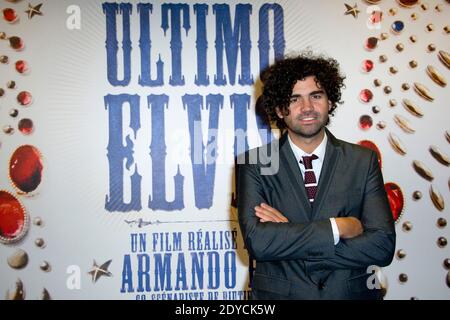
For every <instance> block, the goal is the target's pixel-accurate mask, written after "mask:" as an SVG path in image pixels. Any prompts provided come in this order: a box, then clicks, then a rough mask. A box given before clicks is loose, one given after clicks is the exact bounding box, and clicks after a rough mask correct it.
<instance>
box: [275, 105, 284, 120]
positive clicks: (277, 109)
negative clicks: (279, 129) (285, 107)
mask: <svg viewBox="0 0 450 320" xmlns="http://www.w3.org/2000/svg"><path fill="white" fill-rule="evenodd" d="M275 112H276V113H277V116H278V118H280V119H283V117H284V116H283V112H281V109H280V108H279V107H275Z"/></svg>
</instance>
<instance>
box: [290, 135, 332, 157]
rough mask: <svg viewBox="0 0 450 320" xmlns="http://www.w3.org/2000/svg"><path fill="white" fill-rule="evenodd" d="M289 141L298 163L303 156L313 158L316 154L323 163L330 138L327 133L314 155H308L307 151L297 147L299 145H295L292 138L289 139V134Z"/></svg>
mask: <svg viewBox="0 0 450 320" xmlns="http://www.w3.org/2000/svg"><path fill="white" fill-rule="evenodd" d="M288 141H289V145H290V146H291V149H292V151H293V152H294V155H295V159H297V162H300V160H302V157H303V156H311V155H312V154H315V155H316V156H317V158H318V159H317V160H319V161H320V162H323V159H324V157H325V151H326V148H327V142H328V137H327V134H326V133H325V134H324V137H323V140H322V142H321V143H320V144H319V145H318V146H317V148H316V149H315V150H314V151H313V152H312V153H306V152H305V151H303V150H302V149H300V148H299V147H297V145H295V143H294V142H292V140H291V138H290V137H289V134H288Z"/></svg>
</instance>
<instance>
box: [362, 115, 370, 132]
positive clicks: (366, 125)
mask: <svg viewBox="0 0 450 320" xmlns="http://www.w3.org/2000/svg"><path fill="white" fill-rule="evenodd" d="M372 125H373V120H372V117H371V116H369V115H366V114H365V115H363V116H361V117H360V118H359V127H360V128H361V129H363V130H369V129H370V128H371V127H372Z"/></svg>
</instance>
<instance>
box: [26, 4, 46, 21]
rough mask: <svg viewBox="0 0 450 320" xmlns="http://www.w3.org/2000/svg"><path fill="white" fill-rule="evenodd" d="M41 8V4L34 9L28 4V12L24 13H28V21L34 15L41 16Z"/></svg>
mask: <svg viewBox="0 0 450 320" xmlns="http://www.w3.org/2000/svg"><path fill="white" fill-rule="evenodd" d="M41 7H42V3H40V4H38V5H37V6H34V7H33V6H32V5H31V4H28V10H27V11H25V12H26V13H28V19H32V18H33V17H34V16H35V15H39V16H42V12H41Z"/></svg>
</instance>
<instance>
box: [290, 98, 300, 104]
mask: <svg viewBox="0 0 450 320" xmlns="http://www.w3.org/2000/svg"><path fill="white" fill-rule="evenodd" d="M297 101H298V97H292V98H290V100H289V102H290V103H293V102H297Z"/></svg>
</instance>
